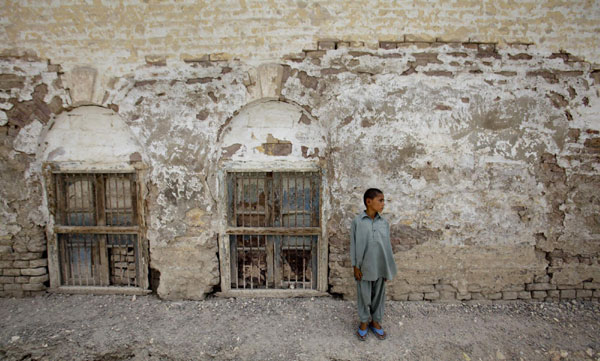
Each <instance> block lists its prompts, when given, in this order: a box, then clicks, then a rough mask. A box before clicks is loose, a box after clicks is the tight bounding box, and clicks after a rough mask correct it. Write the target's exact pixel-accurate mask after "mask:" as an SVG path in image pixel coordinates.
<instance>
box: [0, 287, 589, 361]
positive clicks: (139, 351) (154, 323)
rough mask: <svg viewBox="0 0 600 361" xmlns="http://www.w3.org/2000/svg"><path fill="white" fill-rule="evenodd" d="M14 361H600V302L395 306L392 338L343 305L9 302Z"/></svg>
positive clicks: (97, 299) (390, 307)
mask: <svg viewBox="0 0 600 361" xmlns="http://www.w3.org/2000/svg"><path fill="white" fill-rule="evenodd" d="M0 320H1V321H0V322H1V324H0V325H1V327H0V359H6V360H237V359H247V360H381V359H383V360H467V361H468V360H600V304H599V303H596V302H588V301H572V302H561V303H537V302H536V303H534V302H521V301H511V302H497V303H482V302H479V303H475V302H473V303H453V304H442V303H421V302H393V301H388V302H387V303H386V314H385V317H384V321H383V325H384V327H385V328H386V330H387V332H388V333H389V337H388V339H387V340H384V341H380V340H377V339H376V338H375V337H374V335H373V334H372V333H370V334H369V336H368V339H367V341H366V342H361V341H359V340H358V339H357V338H356V337H355V334H354V333H355V330H356V326H357V318H356V312H355V303H354V302H349V301H342V300H337V299H332V298H296V299H221V298H210V299H207V300H205V301H198V302H197V301H179V302H173V301H163V300H160V299H158V298H156V297H154V296H142V297H140V296H138V297H132V296H91V295H90V296H88V295H58V294H53V295H47V296H43V297H37V298H29V299H0Z"/></svg>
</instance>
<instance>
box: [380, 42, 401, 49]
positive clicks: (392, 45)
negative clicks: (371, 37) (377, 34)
mask: <svg viewBox="0 0 600 361" xmlns="http://www.w3.org/2000/svg"><path fill="white" fill-rule="evenodd" d="M396 44H397V42H395V41H380V42H379V48H380V49H385V50H389V49H396V47H397V45H396Z"/></svg>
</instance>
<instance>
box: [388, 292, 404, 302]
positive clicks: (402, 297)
mask: <svg viewBox="0 0 600 361" xmlns="http://www.w3.org/2000/svg"><path fill="white" fill-rule="evenodd" d="M392 299H393V300H394V301H407V300H408V293H402V294H399V295H396V294H394V295H392Z"/></svg>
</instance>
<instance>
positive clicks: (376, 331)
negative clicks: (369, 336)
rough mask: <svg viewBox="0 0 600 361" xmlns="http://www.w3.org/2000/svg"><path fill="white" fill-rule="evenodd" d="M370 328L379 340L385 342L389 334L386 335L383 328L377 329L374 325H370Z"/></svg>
mask: <svg viewBox="0 0 600 361" xmlns="http://www.w3.org/2000/svg"><path fill="white" fill-rule="evenodd" d="M369 328H370V329H371V331H373V333H374V334H375V336H377V338H378V339H380V340H385V338H386V336H387V334H386V333H385V331H384V330H383V328H375V326H373V324H370V325H369Z"/></svg>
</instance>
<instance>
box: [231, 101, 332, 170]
mask: <svg viewBox="0 0 600 361" xmlns="http://www.w3.org/2000/svg"><path fill="white" fill-rule="evenodd" d="M220 143H221V144H220V146H221V156H220V161H221V162H224V163H240V162H241V163H256V164H260V165H264V164H286V163H293V164H296V165H299V164H302V163H317V162H318V161H319V159H320V157H322V156H323V154H324V152H325V148H326V145H327V142H326V137H325V132H324V130H323V127H322V126H321V124H319V122H318V121H317V120H316V119H315V118H313V117H312V116H311V115H310V114H309V113H308V112H307V111H305V110H304V109H302V108H301V107H299V106H297V105H295V104H290V103H286V102H282V101H277V100H261V101H256V102H253V103H251V104H248V105H247V106H245V107H244V108H243V109H242V110H240V111H239V113H238V114H237V115H235V116H234V117H233V118H232V119H231V120H230V121H229V123H228V124H227V126H226V128H225V129H224V131H223V134H222V136H221V142H220Z"/></svg>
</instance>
